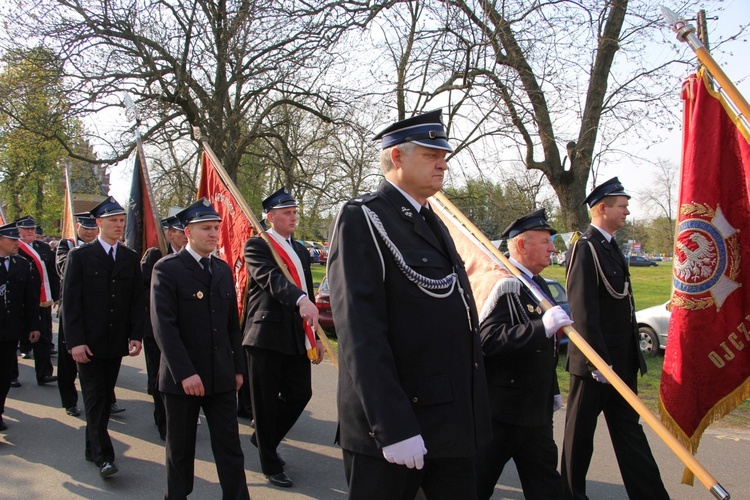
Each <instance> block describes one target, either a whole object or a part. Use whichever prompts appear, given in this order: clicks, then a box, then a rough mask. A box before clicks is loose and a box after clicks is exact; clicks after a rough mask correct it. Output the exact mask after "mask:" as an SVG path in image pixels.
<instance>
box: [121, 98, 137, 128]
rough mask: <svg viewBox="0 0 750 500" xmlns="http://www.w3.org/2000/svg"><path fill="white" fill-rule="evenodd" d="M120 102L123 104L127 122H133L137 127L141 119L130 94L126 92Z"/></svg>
mask: <svg viewBox="0 0 750 500" xmlns="http://www.w3.org/2000/svg"><path fill="white" fill-rule="evenodd" d="M122 102H123V104H125V116H126V117H127V119H128V120H133V121H134V122H135V124H136V126H138V125H139V124H140V123H141V118H140V116H138V107H137V106H136V105H135V102H133V99H132V98H131V97H130V94H128V93H127V92H126V93H125V97H124V98H123V99H122Z"/></svg>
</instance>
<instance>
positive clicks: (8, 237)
mask: <svg viewBox="0 0 750 500" xmlns="http://www.w3.org/2000/svg"><path fill="white" fill-rule="evenodd" d="M19 239H20V236H19V234H18V228H17V227H16V225H15V223H14V224H6V225H4V226H2V227H0V325H2V327H0V431H4V430H6V429H7V428H8V426H7V425H6V423H5V422H3V413H4V412H5V398H6V397H7V396H8V391H9V390H10V381H11V379H12V378H13V367H14V361H16V347H17V346H18V341H19V340H20V339H21V338H22V337H25V338H28V339H29V342H31V343H32V344H35V343H36V342H37V341H38V340H39V289H38V284H37V283H36V282H35V280H34V279H32V274H31V264H30V263H29V261H28V260H26V259H24V258H23V257H21V256H19V255H18V240H19Z"/></svg>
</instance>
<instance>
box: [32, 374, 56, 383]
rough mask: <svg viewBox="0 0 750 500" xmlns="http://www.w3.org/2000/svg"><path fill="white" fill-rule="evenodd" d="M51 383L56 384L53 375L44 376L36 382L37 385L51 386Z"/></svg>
mask: <svg viewBox="0 0 750 500" xmlns="http://www.w3.org/2000/svg"><path fill="white" fill-rule="evenodd" d="M52 382H57V377H56V376H54V375H45V376H44V377H42V378H40V379H38V380H37V381H36V383H37V384H39V385H44V384H51V383H52Z"/></svg>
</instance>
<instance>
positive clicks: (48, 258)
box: [18, 240, 60, 301]
mask: <svg viewBox="0 0 750 500" xmlns="http://www.w3.org/2000/svg"><path fill="white" fill-rule="evenodd" d="M31 248H33V249H34V250H35V251H36V253H38V254H39V258H41V259H42V262H44V267H46V268H47V279H48V280H49V289H50V293H51V295H52V297H51V299H52V300H53V301H55V300H58V299H59V298H60V275H59V274H57V267H56V265H55V254H54V253H53V252H52V248H51V247H50V246H49V245H48V244H47V243H45V242H43V241H38V240H35V241H33V242H32V243H31ZM18 253H19V254H20V255H22V256H23V257H25V258H26V259H28V260H29V262H31V263H32V274H33V277H34V279H35V280H36V282H37V286H40V285H41V282H42V281H41V280H42V277H41V276H40V275H39V271H38V270H37V268H36V265H35V264H34V261H33V260H32V258H31V256H30V255H27V254H26V252H25V251H24V250H23V247H19V248H18ZM38 294H39V291H38V290H37V295H38Z"/></svg>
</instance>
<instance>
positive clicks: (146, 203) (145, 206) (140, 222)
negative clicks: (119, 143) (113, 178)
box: [125, 153, 162, 255]
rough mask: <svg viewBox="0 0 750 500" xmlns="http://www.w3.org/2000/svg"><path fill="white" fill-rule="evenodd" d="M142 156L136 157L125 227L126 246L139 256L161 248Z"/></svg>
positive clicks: (158, 229) (159, 227)
mask: <svg viewBox="0 0 750 500" xmlns="http://www.w3.org/2000/svg"><path fill="white" fill-rule="evenodd" d="M144 177H145V176H144V172H143V168H142V167H141V161H140V155H139V154H138V153H136V155H135V165H133V178H132V181H131V183H130V198H129V199H128V218H127V223H126V227H125V244H126V245H127V246H128V247H130V248H132V249H133V250H135V251H136V252H138V255H143V253H144V252H145V251H146V250H148V249H149V248H151V247H157V248H159V235H158V233H157V231H161V230H162V229H161V226H157V225H156V217H154V209H153V204H152V203H151V197H150V196H149V191H148V189H147V187H146V180H145V178H144Z"/></svg>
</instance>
